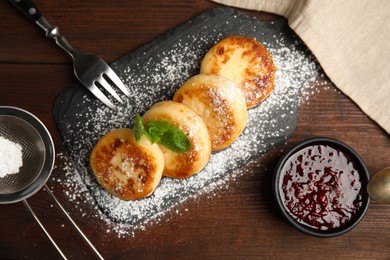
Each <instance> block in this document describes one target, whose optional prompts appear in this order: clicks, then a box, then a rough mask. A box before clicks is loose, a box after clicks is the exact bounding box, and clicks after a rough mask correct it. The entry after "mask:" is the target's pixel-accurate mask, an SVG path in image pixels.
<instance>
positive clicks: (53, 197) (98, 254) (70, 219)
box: [45, 184, 104, 260]
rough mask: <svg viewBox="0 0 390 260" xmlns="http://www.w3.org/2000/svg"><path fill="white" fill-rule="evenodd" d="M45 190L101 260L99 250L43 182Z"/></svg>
mask: <svg viewBox="0 0 390 260" xmlns="http://www.w3.org/2000/svg"><path fill="white" fill-rule="evenodd" d="M45 190H46V191H47V193H48V194H49V195H50V196H51V198H52V199H53V200H54V201H55V203H56V204H57V206H58V207H59V208H60V209H61V211H62V213H63V214H64V215H65V216H66V217H67V218H68V220H69V221H70V223H71V224H72V225H73V227H74V228H75V229H76V230H77V232H78V233H79V235H80V236H81V237H82V238H83V239H84V241H85V242H86V243H87V244H88V246H89V247H90V248H91V249H92V250H93V252H94V253H95V254H96V256H97V257H98V258H99V259H101V260H103V259H104V258H103V256H102V255H101V254H100V253H99V251H98V250H97V249H96V247H95V246H94V245H93V244H92V243H91V241H89V239H88V238H87V236H86V235H85V234H84V233H83V232H82V231H81V229H80V228H79V227H78V226H77V224H76V222H75V221H74V220H73V219H72V218H71V217H70V215H69V214H68V212H66V210H65V209H64V207H63V206H62V205H61V203H60V202H59V201H58V199H57V197H56V196H55V195H54V193H53V192H52V191H51V190H50V188H49V187H48V186H47V184H45Z"/></svg>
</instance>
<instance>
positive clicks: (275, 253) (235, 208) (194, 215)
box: [0, 0, 390, 259]
mask: <svg viewBox="0 0 390 260" xmlns="http://www.w3.org/2000/svg"><path fill="white" fill-rule="evenodd" d="M35 2H36V4H37V6H38V7H39V8H40V11H41V12H42V13H43V14H44V15H45V16H46V18H47V19H48V20H49V21H50V22H51V23H52V24H54V25H59V26H60V30H61V32H62V33H63V34H64V35H65V36H66V37H67V39H68V40H69V41H70V42H71V43H72V44H73V45H74V47H75V48H76V49H79V50H84V51H89V52H93V53H96V54H98V55H100V56H101V57H102V58H103V59H105V60H106V61H107V62H108V63H110V62H113V61H115V60H117V59H119V58H120V57H122V56H123V55H125V54H127V53H129V52H130V51H132V50H134V49H135V48H137V47H139V46H141V45H142V44H145V43H148V42H150V41H151V40H153V39H154V38H155V37H157V36H159V35H161V34H163V33H164V32H166V31H167V30H169V29H171V28H174V27H175V26H177V25H179V24H180V23H182V22H184V21H186V20H188V19H190V18H191V17H193V16H195V15H198V14H200V13H202V12H203V11H206V10H208V9H210V8H212V7H216V6H218V5H217V4H214V3H212V2H210V1H206V0H194V1H177V0H176V1H175V0H160V1H151V0H149V1H125V0H118V1H108V0H99V1H92V0H86V1H76V0H68V1H43V0H36V1H35ZM244 12H247V13H249V14H251V15H255V16H256V17H257V18H258V19H266V20H272V19H274V18H275V16H273V15H270V14H266V13H260V12H248V11H244ZM0 18H1V23H0V59H1V60H0V105H9V106H16V107H20V108H23V109H26V110H28V111H30V112H32V113H33V114H35V115H36V116H38V117H39V118H40V119H41V120H42V121H43V123H44V124H45V125H46V126H47V127H48V129H49V131H50V132H51V134H52V136H53V139H54V142H55V146H56V149H57V150H58V151H61V150H63V144H62V140H61V136H60V135H59V133H58V131H57V129H56V125H55V122H54V120H53V118H52V115H51V109H52V106H53V102H54V99H55V98H56V96H57V95H58V94H59V92H60V91H61V90H62V89H63V88H64V87H65V86H68V85H70V84H71V83H72V82H73V81H75V77H74V75H73V74H72V64H71V60H70V58H69V57H68V56H67V54H66V53H65V52H63V51H62V50H61V49H60V48H58V47H57V46H55V44H54V43H53V42H52V41H51V40H50V39H46V38H44V36H43V33H42V32H41V30H40V29H39V28H37V27H35V26H34V25H33V24H31V23H29V21H28V20H26V19H24V18H22V17H21V16H20V14H19V13H17V12H16V11H15V10H14V9H12V8H11V7H10V6H8V5H7V4H6V3H5V1H1V2H0ZM318 82H319V83H321V80H318ZM318 89H319V91H316V92H315V94H313V95H311V97H310V100H309V102H305V103H303V104H302V105H301V107H300V111H299V119H298V125H297V128H296V130H295V132H294V134H293V135H292V136H291V138H290V139H289V140H288V141H287V142H286V143H285V144H282V145H279V146H277V147H276V148H275V149H273V150H271V151H270V152H268V153H267V154H266V155H264V156H262V157H260V158H258V159H256V163H254V164H251V165H250V166H247V167H246V168H249V170H248V169H243V170H247V171H248V173H246V174H245V175H242V176H241V177H240V178H238V179H236V180H234V181H232V182H231V183H229V188H228V189H222V188H221V190H220V191H219V192H218V196H215V197H211V198H208V197H206V196H203V197H201V198H198V199H196V200H189V201H187V202H185V203H183V204H181V205H179V206H178V207H177V208H176V210H177V211H178V212H180V214H176V210H173V211H172V212H169V213H167V214H166V215H164V216H163V217H162V220H161V222H160V223H157V224H154V225H152V226H150V227H147V228H146V229H145V230H141V231H137V232H136V233H135V235H134V236H129V237H123V238H118V236H117V235H116V234H107V232H106V230H102V229H99V228H98V226H97V225H96V224H95V223H92V222H90V221H89V218H88V217H85V216H83V214H81V213H80V212H79V209H77V208H76V207H74V205H73V204H72V202H69V200H68V197H67V196H65V194H64V193H65V192H61V190H59V191H58V189H56V190H55V193H56V195H57V196H58V198H59V200H60V202H61V203H62V204H63V205H64V207H65V208H66V210H67V211H68V212H69V213H70V215H71V216H72V217H73V218H74V220H75V221H76V223H77V224H78V225H79V226H80V228H81V229H82V230H83V232H84V233H85V234H86V235H87V237H88V238H89V239H90V240H91V242H92V243H93V244H94V245H95V246H96V248H97V249H98V250H99V251H100V253H101V254H102V255H103V256H104V257H105V258H107V259H139V258H154V259H156V258H196V259H199V258H206V257H207V258H235V259H241V258H243V259H246V258H277V259H281V258H288V259H292V258H299V259H305V258H326V259H329V258H348V259H356V258H364V259H384V258H389V257H390V217H389V216H390V205H381V204H379V203H376V202H371V205H370V208H369V211H368V213H367V215H366V216H365V218H364V219H363V220H362V222H361V223H360V224H359V225H358V226H357V227H356V228H355V229H354V230H352V231H351V232H349V233H347V234H345V235H342V236H340V237H336V238H330V239H320V238H315V237H311V236H308V235H304V234H302V233H300V232H299V231H297V230H296V229H294V228H293V227H292V226H290V225H289V224H288V223H287V222H286V221H285V220H284V219H283V218H282V217H281V216H280V214H279V213H278V211H277V208H276V206H275V203H274V202H273V200H272V195H271V187H270V185H269V184H270V180H271V177H272V171H273V168H274V166H275V162H276V161H277V159H278V158H279V156H280V155H281V153H282V151H283V150H285V149H287V148H289V147H291V146H292V145H293V144H294V143H296V142H298V141H301V140H303V139H306V138H310V137H313V136H327V137H332V138H336V139H339V140H341V141H343V142H345V143H347V144H348V145H350V146H352V147H353V148H354V149H355V150H356V151H357V152H358V153H359V154H360V155H361V157H362V158H363V159H364V161H365V162H366V164H367V167H368V169H369V171H370V173H371V175H373V174H374V173H375V172H377V171H379V170H381V169H382V168H384V167H387V166H390V139H389V135H388V134H387V133H386V132H385V131H384V130H382V129H381V128H380V127H379V126H378V125H377V124H376V123H375V122H373V121H372V120H371V119H370V118H368V117H367V116H366V115H365V114H364V113H363V112H362V111H361V110H360V109H359V108H358V107H357V106H356V105H355V104H354V103H353V102H352V101H351V100H350V99H348V98H347V97H346V96H345V95H344V94H342V93H340V92H339V91H338V90H337V89H336V88H335V87H334V86H333V85H332V84H329V83H325V84H318ZM244 168H245V167H244ZM61 178H65V177H64V169H62V168H61V167H58V163H57V167H56V168H55V170H54V171H53V173H52V177H51V179H50V180H49V182H50V183H51V185H56V184H55V183H56V182H55V180H57V179H61ZM28 201H29V202H30V204H31V205H32V206H33V208H34V209H35V210H36V212H37V214H38V215H39V217H40V218H41V219H42V222H43V224H44V225H45V226H46V227H47V229H48V231H49V232H50V234H52V236H53V238H54V239H55V240H56V241H57V243H58V244H59V246H60V247H61V249H62V250H63V252H64V253H65V254H66V255H67V256H68V257H69V258H71V259H79V258H81V257H83V258H85V259H89V258H90V259H94V258H95V255H94V254H93V252H92V251H91V250H90V249H89V248H88V246H87V245H86V244H85V243H84V242H83V241H82V240H81V239H80V238H79V237H78V235H77V233H76V232H75V231H74V229H72V228H71V227H70V225H69V223H68V222H67V220H66V219H65V218H64V217H63V216H62V214H61V213H60V212H59V210H58V209H57V208H56V206H53V204H54V203H53V201H52V200H51V199H50V197H49V196H48V195H47V194H46V193H45V192H44V191H43V190H41V191H40V192H38V193H37V194H35V195H34V196H33V197H31V198H30V199H28ZM85 210H86V211H88V207H87V209H85ZM91 210H93V209H91ZM0 212H1V213H0V220H1V227H0V230H1V231H0V258H1V259H3V258H31V259H57V258H60V255H59V254H58V252H57V251H56V250H55V248H54V247H53V246H52V244H51V243H50V241H49V240H48V239H47V237H46V236H45V234H44V233H43V232H42V230H41V229H40V228H39V226H38V225H37V224H36V222H35V220H34V219H33V217H32V216H31V214H30V213H29V212H28V211H27V210H26V208H25V207H24V205H23V203H16V204H10V205H0ZM91 214H93V213H91Z"/></svg>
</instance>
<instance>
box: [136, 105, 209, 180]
mask: <svg viewBox="0 0 390 260" xmlns="http://www.w3.org/2000/svg"><path fill="white" fill-rule="evenodd" d="M160 120H163V121H167V122H168V123H169V124H171V125H173V126H175V127H177V128H179V129H180V130H182V131H183V132H184V134H185V135H186V136H187V137H188V138H189V140H190V143H191V146H190V149H189V151H187V152H181V153H179V152H175V151H172V150H170V149H168V148H166V147H165V146H163V145H160V148H161V150H162V152H163V154H164V159H165V167H164V172H163V175H165V176H169V177H173V178H187V177H190V176H192V175H193V174H196V173H198V172H199V171H201V170H202V169H203V168H204V167H205V166H206V164H207V163H208V161H209V159H210V154H211V141H210V135H209V132H208V129H207V126H206V124H205V122H204V121H203V118H202V117H200V116H199V115H198V114H197V113H195V112H194V111H193V110H192V109H190V108H189V107H187V106H185V105H183V104H181V103H177V102H173V101H163V102H159V103H156V104H154V105H153V106H152V107H151V108H150V109H149V110H148V111H146V113H145V114H144V115H143V116H142V121H143V122H144V123H147V122H150V121H160Z"/></svg>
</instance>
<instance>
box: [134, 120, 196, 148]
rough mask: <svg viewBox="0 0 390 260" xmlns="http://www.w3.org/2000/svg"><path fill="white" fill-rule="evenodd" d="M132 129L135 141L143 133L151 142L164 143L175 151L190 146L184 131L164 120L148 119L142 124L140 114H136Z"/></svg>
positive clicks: (137, 140)
mask: <svg viewBox="0 0 390 260" xmlns="http://www.w3.org/2000/svg"><path fill="white" fill-rule="evenodd" d="M133 130H134V135H135V140H136V142H137V143H138V142H139V140H140V139H141V136H142V134H144V135H145V136H146V137H147V138H148V139H149V141H150V142H151V143H152V144H154V143H158V144H161V145H164V146H165V147H167V148H168V149H170V150H172V151H175V152H179V153H183V152H187V151H188V150H189V149H190V147H191V142H190V140H189V139H188V137H187V136H186V135H185V134H184V132H183V131H182V130H180V129H179V128H177V127H175V126H173V125H171V124H169V123H168V122H167V121H164V120H157V121H150V122H147V123H146V124H143V123H142V119H141V116H140V115H139V114H137V115H136V116H135V121H134V129H133Z"/></svg>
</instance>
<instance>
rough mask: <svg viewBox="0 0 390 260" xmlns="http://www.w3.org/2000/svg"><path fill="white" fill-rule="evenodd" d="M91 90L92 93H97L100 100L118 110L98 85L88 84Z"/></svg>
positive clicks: (96, 95)
mask: <svg viewBox="0 0 390 260" xmlns="http://www.w3.org/2000/svg"><path fill="white" fill-rule="evenodd" d="M87 87H88V89H89V91H91V92H92V94H94V95H95V97H97V98H98V99H99V100H100V101H102V102H103V103H104V104H105V105H106V106H108V107H109V108H111V109H112V110H114V111H118V108H117V107H116V106H115V105H114V104H113V103H112V102H111V101H110V100H109V99H108V98H107V97H106V96H105V95H104V94H103V92H101V91H100V89H99V88H98V87H96V86H95V85H93V84H91V85H88V86H87Z"/></svg>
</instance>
